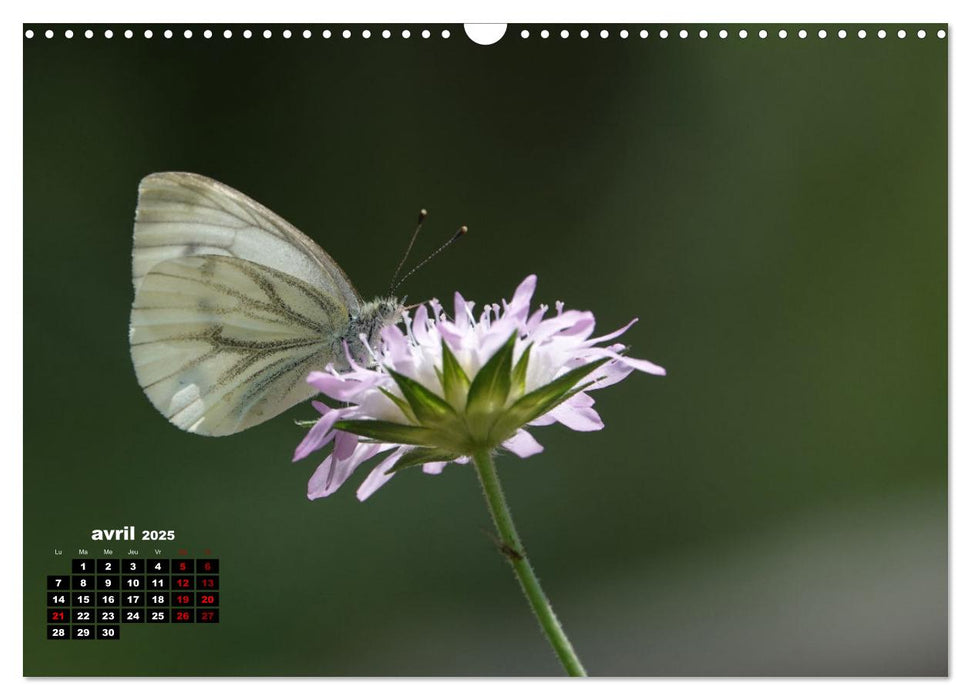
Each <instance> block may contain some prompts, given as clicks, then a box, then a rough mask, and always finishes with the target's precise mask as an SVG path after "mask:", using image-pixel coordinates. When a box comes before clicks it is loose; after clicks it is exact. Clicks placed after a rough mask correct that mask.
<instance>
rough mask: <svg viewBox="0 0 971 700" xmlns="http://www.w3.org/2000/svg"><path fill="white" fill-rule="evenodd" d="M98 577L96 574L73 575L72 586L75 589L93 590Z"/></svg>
mask: <svg viewBox="0 0 971 700" xmlns="http://www.w3.org/2000/svg"><path fill="white" fill-rule="evenodd" d="M95 583H96V579H95V577H94V576H72V577H71V588H72V589H73V590H75V591H93V590H94V588H95Z"/></svg>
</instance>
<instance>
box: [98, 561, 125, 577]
mask: <svg viewBox="0 0 971 700" xmlns="http://www.w3.org/2000/svg"><path fill="white" fill-rule="evenodd" d="M120 567H121V562H120V561H118V560H117V559H99V560H98V573H99V574H117V573H119V572H120V571H121V568H120Z"/></svg>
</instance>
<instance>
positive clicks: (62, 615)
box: [47, 608, 71, 623]
mask: <svg viewBox="0 0 971 700" xmlns="http://www.w3.org/2000/svg"><path fill="white" fill-rule="evenodd" d="M70 619H71V611H70V610H69V609H68V608H48V609H47V621H48V622H55V623H62V622H63V623H66V622H68V621H69V620H70Z"/></svg>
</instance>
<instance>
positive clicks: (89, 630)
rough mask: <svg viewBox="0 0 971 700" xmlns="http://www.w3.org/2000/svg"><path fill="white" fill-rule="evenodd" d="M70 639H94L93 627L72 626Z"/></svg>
mask: <svg viewBox="0 0 971 700" xmlns="http://www.w3.org/2000/svg"><path fill="white" fill-rule="evenodd" d="M71 639H94V625H74V627H72V628H71Z"/></svg>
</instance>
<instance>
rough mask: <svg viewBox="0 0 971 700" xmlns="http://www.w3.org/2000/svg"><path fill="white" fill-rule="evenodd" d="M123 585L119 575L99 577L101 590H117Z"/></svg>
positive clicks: (99, 588)
mask: <svg viewBox="0 0 971 700" xmlns="http://www.w3.org/2000/svg"><path fill="white" fill-rule="evenodd" d="M120 585H121V579H119V578H118V576H99V577H98V590H99V591H116V590H118V588H119V586H120Z"/></svg>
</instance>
